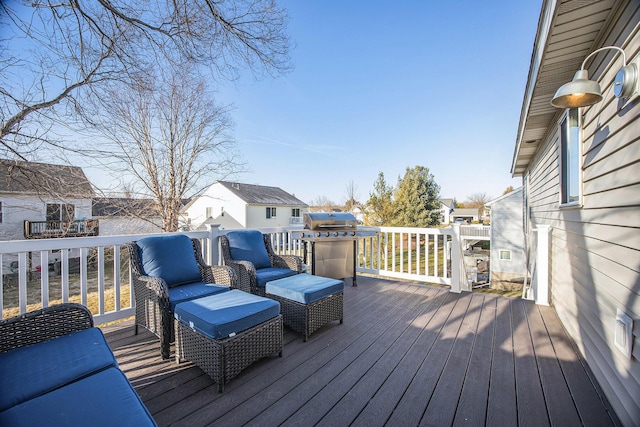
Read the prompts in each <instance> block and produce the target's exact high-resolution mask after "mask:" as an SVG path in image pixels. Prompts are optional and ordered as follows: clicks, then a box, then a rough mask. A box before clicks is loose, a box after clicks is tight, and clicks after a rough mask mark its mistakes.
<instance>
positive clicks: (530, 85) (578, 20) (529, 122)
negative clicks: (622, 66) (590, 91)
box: [511, 0, 623, 177]
mask: <svg viewBox="0 0 640 427" xmlns="http://www.w3.org/2000/svg"><path fill="white" fill-rule="evenodd" d="M622 3H623V2H616V1H615V0H600V1H588V2H586V1H581V0H564V1H561V0H544V4H543V6H542V12H541V14H540V19H539V21H538V31H537V33H536V38H535V43H534V48H533V53H532V55H531V64H530V67H529V77H528V79H527V85H526V88H525V93H524V100H523V102H522V110H521V113H520V124H519V126H518V134H517V137H516V145H515V150H514V154H513V161H512V164H511V174H512V175H513V176H514V177H515V176H523V175H524V174H525V172H526V170H527V168H528V166H529V162H530V161H531V160H532V159H533V156H534V155H535V153H536V151H537V150H538V147H539V145H540V144H541V143H542V141H543V139H544V138H545V135H546V134H547V133H548V131H549V128H555V123H556V121H557V120H558V119H557V117H558V115H559V114H560V113H561V112H562V111H564V110H561V109H558V108H555V107H554V106H552V105H551V99H552V98H553V95H554V94H555V92H556V90H557V89H558V88H559V87H560V86H562V85H563V84H564V83H567V82H569V81H571V80H572V79H573V75H574V74H575V72H576V71H578V70H579V69H580V67H581V65H582V61H584V59H585V58H586V57H587V56H588V55H589V53H591V52H593V51H594V50H596V48H597V47H599V43H601V38H602V32H603V30H605V29H606V27H607V24H608V22H609V21H610V20H611V18H612V16H614V15H615V14H616V13H617V11H618V8H619V7H621V4H622ZM613 55H614V53H613V52H612V51H605V52H602V53H600V54H598V55H596V56H595V57H594V58H593V60H591V62H590V63H588V64H587V65H588V67H589V75H590V76H591V77H594V76H595V77H597V75H598V74H599V73H600V72H602V64H603V61H604V60H605V59H607V58H608V59H611V58H612V57H613ZM594 70H595V71H597V72H596V73H593V72H592V71H594Z"/></svg>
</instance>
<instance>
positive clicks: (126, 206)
mask: <svg viewBox="0 0 640 427" xmlns="http://www.w3.org/2000/svg"><path fill="white" fill-rule="evenodd" d="M91 215H92V216H93V217H107V216H110V217H113V216H121V217H131V216H135V217H142V218H144V217H150V216H159V215H160V212H159V211H158V206H157V204H156V201H155V200H153V199H131V198H124V197H100V198H95V199H93V204H92V207H91Z"/></svg>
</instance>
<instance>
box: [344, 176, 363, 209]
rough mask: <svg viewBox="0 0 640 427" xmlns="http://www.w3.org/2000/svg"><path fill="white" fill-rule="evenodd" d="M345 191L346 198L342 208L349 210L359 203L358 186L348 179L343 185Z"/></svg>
mask: <svg viewBox="0 0 640 427" xmlns="http://www.w3.org/2000/svg"><path fill="white" fill-rule="evenodd" d="M345 192H346V198H347V200H346V202H344V210H345V211H346V212H351V211H352V210H353V208H355V207H356V206H358V205H359V204H360V202H358V197H359V195H358V186H357V185H356V184H355V183H354V182H353V180H351V181H349V183H348V184H347V185H346V186H345Z"/></svg>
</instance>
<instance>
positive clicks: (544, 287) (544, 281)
mask: <svg viewBox="0 0 640 427" xmlns="http://www.w3.org/2000/svg"><path fill="white" fill-rule="evenodd" d="M533 231H534V232H535V233H536V241H537V251H536V254H535V257H536V270H537V271H536V273H535V274H534V276H533V278H532V280H533V283H532V284H533V295H534V297H535V301H536V304H539V305H549V240H550V239H549V237H550V236H551V227H550V226H549V225H538V226H537V227H536V228H535V229H534V230H533Z"/></svg>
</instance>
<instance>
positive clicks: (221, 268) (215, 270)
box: [209, 265, 238, 289]
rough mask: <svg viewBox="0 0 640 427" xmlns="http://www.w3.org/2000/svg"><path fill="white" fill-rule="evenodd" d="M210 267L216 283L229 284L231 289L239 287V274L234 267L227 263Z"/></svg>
mask: <svg viewBox="0 0 640 427" xmlns="http://www.w3.org/2000/svg"><path fill="white" fill-rule="evenodd" d="M209 268H210V269H211V274H212V275H213V282H214V283H216V284H218V285H224V286H229V287H230V288H231V289H235V288H237V287H238V275H237V274H236V271H235V270H234V269H233V268H231V267H229V266H227V265H213V266H211V267H209Z"/></svg>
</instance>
